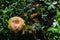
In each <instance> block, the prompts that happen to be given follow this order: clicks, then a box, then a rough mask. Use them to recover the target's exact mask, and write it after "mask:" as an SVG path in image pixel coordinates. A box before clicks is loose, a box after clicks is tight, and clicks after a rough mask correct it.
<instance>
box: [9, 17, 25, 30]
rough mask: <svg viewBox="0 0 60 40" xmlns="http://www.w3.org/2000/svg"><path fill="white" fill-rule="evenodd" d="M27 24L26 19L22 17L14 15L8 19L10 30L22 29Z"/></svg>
mask: <svg viewBox="0 0 60 40" xmlns="http://www.w3.org/2000/svg"><path fill="white" fill-rule="evenodd" d="M24 26H25V23H24V20H23V19H22V18H21V17H17V16H16V17H12V18H10V19H9V21H8V28H9V29H10V30H13V31H16V30H22V29H23V27H24Z"/></svg>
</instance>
